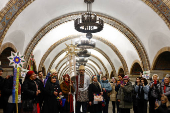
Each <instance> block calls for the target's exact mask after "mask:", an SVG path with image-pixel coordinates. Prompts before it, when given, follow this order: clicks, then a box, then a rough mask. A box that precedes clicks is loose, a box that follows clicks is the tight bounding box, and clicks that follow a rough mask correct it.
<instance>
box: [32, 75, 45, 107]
mask: <svg viewBox="0 0 170 113" xmlns="http://www.w3.org/2000/svg"><path fill="white" fill-rule="evenodd" d="M34 81H35V82H36V84H37V85H38V90H40V91H41V93H40V94H38V96H37V97H36V100H37V102H38V103H39V104H40V107H41V106H42V103H43V99H44V97H43V93H44V84H43V82H42V81H41V80H40V79H38V78H36V79H35V80H34Z"/></svg>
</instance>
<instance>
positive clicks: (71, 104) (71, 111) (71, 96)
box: [69, 94, 74, 113]
mask: <svg viewBox="0 0 170 113" xmlns="http://www.w3.org/2000/svg"><path fill="white" fill-rule="evenodd" d="M69 97H70V113H73V112H74V108H73V95H72V94H70V96H69Z"/></svg>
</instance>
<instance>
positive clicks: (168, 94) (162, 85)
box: [161, 82, 170, 101]
mask: <svg viewBox="0 0 170 113" xmlns="http://www.w3.org/2000/svg"><path fill="white" fill-rule="evenodd" d="M165 91H166V93H164V82H162V83H161V94H164V95H165V96H167V97H168V99H169V101H170V83H169V85H167V86H166V89H165Z"/></svg>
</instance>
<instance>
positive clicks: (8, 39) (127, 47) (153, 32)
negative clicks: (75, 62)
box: [0, 0, 170, 73]
mask: <svg viewBox="0 0 170 113" xmlns="http://www.w3.org/2000/svg"><path fill="white" fill-rule="evenodd" d="M8 1H9V0H2V1H0V10H1V9H3V8H4V6H5V4H7V3H8ZM32 1H33V0H32ZM32 1H31V2H32ZM83 1H84V0H74V1H72V2H68V0H62V1H61V0H50V1H48V2H47V1H46V0H35V1H34V2H32V3H31V4H30V5H29V6H27V7H26V8H25V9H24V10H23V11H22V12H21V13H20V14H19V15H18V17H17V18H16V19H15V21H14V22H13V23H12V24H11V26H10V28H9V29H8V30H7V33H6V35H5V36H4V39H3V40H2V39H1V40H2V41H3V42H2V44H1V45H3V44H5V43H12V44H13V45H14V46H15V47H16V49H17V50H18V51H19V52H20V53H21V54H24V53H26V55H27V50H28V48H31V47H32V46H34V47H33V50H32V51H33V54H34V56H35V60H36V65H37V68H38V67H39V65H44V66H45V68H46V70H48V68H49V67H50V66H51V68H55V67H56V65H59V67H61V66H60V64H58V63H59V62H60V60H61V59H63V57H64V56H65V53H62V54H61V55H59V56H58V57H57V58H56V59H55V56H56V55H57V54H58V53H60V52H61V51H62V50H63V49H64V48H65V47H66V46H65V44H64V43H67V44H69V43H70V42H71V39H69V40H67V41H63V42H61V43H59V44H58V45H57V46H56V47H55V48H54V49H52V50H51V52H50V53H49V54H48V55H46V57H45V58H44V57H43V56H44V55H45V53H46V52H47V50H48V49H49V48H50V47H51V45H53V44H54V43H55V42H57V41H60V40H62V39H64V38H65V37H68V36H72V35H78V36H80V35H82V36H84V34H82V33H78V32H77V31H76V30H75V29H74V23H73V21H70V22H65V23H63V24H61V25H59V26H56V27H55V25H54V27H55V28H54V29H52V30H51V29H49V30H47V31H46V32H47V33H46V34H44V35H43V37H42V39H41V40H38V41H37V42H38V44H36V43H34V42H33V44H32V45H31V47H29V46H30V44H31V41H32V39H33V38H34V37H35V36H36V34H37V33H39V31H40V30H41V28H43V26H46V25H47V23H48V22H50V21H52V20H54V19H56V18H59V17H61V16H62V15H67V14H71V13H73V12H81V11H86V4H85V3H84V2H83ZM148 1H149V0H148ZM160 1H161V0H160ZM14 3H15V2H14ZM21 3H22V0H21ZM75 4H76V7H75ZM101 4H102V5H101ZM92 6H93V7H92V11H94V12H97V14H101V15H102V14H104V15H108V16H109V17H108V18H107V19H108V20H107V21H109V19H110V21H111V18H115V19H117V20H118V21H119V22H120V23H119V24H122V25H123V26H127V28H125V29H126V30H127V29H129V31H130V32H131V33H132V34H133V35H131V36H130V35H129V36H128V35H127V34H128V33H127V31H126V30H125V29H119V28H118V27H117V28H114V27H113V26H112V25H108V24H105V25H104V29H103V31H101V32H99V33H95V34H94V36H96V37H101V38H103V39H105V40H107V41H108V42H109V43H110V44H109V43H107V44H106V43H104V42H103V41H102V40H96V47H97V48H99V49H100V50H101V51H103V52H99V51H96V50H90V51H91V52H92V53H93V54H94V55H96V56H97V57H98V58H99V59H100V60H101V61H103V62H104V65H105V67H106V68H107V71H108V72H109V73H110V72H111V71H112V69H113V66H112V63H113V65H114V68H115V71H116V72H118V69H119V67H120V66H123V68H127V70H126V73H128V72H129V71H130V68H131V65H132V63H133V62H134V61H135V60H139V61H141V62H142V63H141V64H142V66H143V67H144V70H148V69H150V65H152V63H153V60H154V57H155V55H156V54H157V52H158V51H159V50H160V49H161V48H163V47H166V46H170V31H169V27H168V26H167V24H166V23H165V22H164V20H163V19H162V18H161V17H160V16H159V15H158V14H157V13H156V12H155V11H154V10H152V9H151V8H150V7H149V6H148V5H146V4H145V3H144V2H143V1H141V0H126V1H117V0H107V2H106V1H104V0H95V2H94V3H93V4H92ZM0 16H1V15H0ZM110 17H111V18H110ZM167 18H169V17H167ZM0 20H1V18H0ZM61 21H63V22H64V20H63V19H62V18H61ZM121 22H122V23H121ZM106 23H109V22H106ZM48 24H49V23H48ZM49 25H51V26H53V23H51V24H49ZM0 27H1V26H0ZM51 28H52V27H51ZM126 33H127V34H126ZM40 34H41V33H40ZM130 37H133V38H132V39H130ZM134 37H135V38H134ZM78 38H80V37H77V39H78ZM77 39H76V38H74V39H72V40H73V42H75V40H77ZM136 39H137V40H138V41H136ZM136 43H139V44H136ZM111 44H113V45H114V46H115V47H116V49H117V50H118V52H117V51H113V49H111V47H110V45H111ZM135 44H136V45H138V46H136V45H135ZM140 48H142V50H143V53H142V52H141V51H140ZM29 52H31V51H30V50H29ZM104 53H105V54H107V56H108V57H109V59H110V60H111V62H110V60H108V59H107V58H106V57H105V56H104V55H103V54H104ZM118 53H120V54H118ZM143 57H145V58H146V61H147V60H148V62H144V61H145V60H143ZM42 58H44V59H42ZM147 58H148V59H147ZM91 59H92V60H93V61H95V62H96V63H97V64H98V65H99V66H100V68H101V70H103V71H105V69H102V68H104V67H103V65H102V64H101V62H100V61H99V60H98V59H96V58H94V57H92V58H91ZM41 62H42V64H41ZM145 63H149V64H146V65H147V66H148V68H147V67H146V66H144V65H145ZM95 67H98V66H97V65H95ZM62 69H63V67H61V70H62ZM124 70H125V69H124Z"/></svg>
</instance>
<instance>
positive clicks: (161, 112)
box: [155, 104, 170, 113]
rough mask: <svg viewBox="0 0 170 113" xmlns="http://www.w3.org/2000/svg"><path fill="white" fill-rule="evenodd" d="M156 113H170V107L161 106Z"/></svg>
mask: <svg viewBox="0 0 170 113" xmlns="http://www.w3.org/2000/svg"><path fill="white" fill-rule="evenodd" d="M155 113H170V106H169V107H168V108H167V107H166V105H165V104H164V105H160V106H159V107H158V109H156V112H155Z"/></svg>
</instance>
